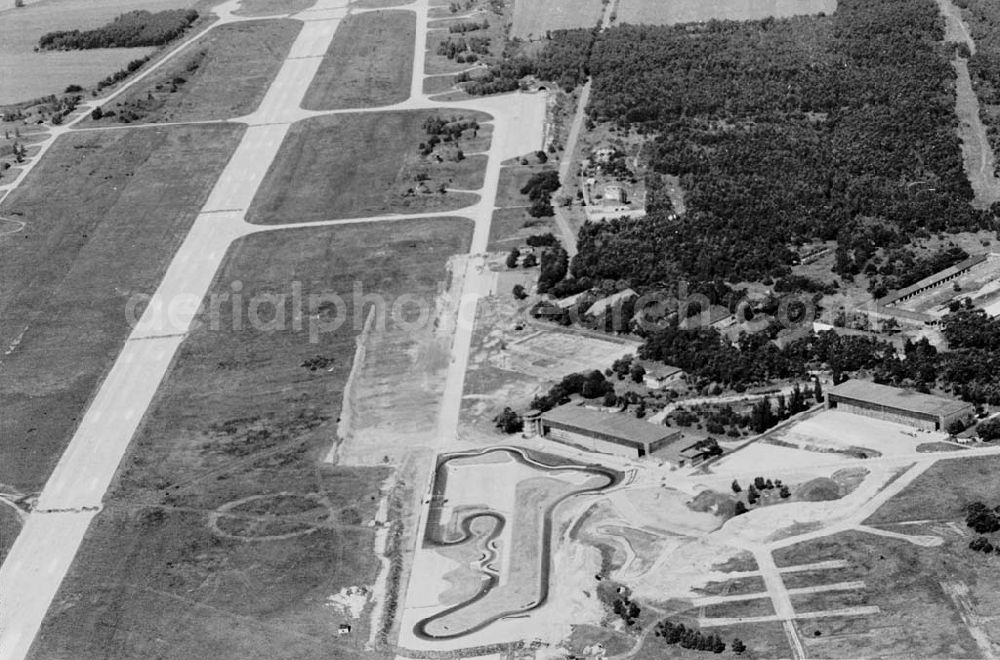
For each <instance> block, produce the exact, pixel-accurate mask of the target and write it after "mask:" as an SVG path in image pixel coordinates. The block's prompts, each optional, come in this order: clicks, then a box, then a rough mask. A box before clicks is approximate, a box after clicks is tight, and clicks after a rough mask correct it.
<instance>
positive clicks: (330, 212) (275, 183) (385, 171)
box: [249, 110, 486, 224]
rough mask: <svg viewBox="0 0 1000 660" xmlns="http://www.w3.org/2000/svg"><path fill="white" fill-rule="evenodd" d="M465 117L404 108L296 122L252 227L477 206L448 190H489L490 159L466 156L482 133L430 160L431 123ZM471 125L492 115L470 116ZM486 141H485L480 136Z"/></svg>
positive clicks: (442, 147) (472, 198) (446, 146)
mask: <svg viewBox="0 0 1000 660" xmlns="http://www.w3.org/2000/svg"><path fill="white" fill-rule="evenodd" d="M459 116H460V115H459V114H458V113H457V112H450V111H447V110H441V111H413V112H410V111H404V112H385V113H369V114H344V115H333V116H329V117H318V118H315V119H309V120H306V121H302V122H298V123H297V124H295V125H294V126H293V127H292V129H291V131H290V132H289V134H288V137H287V138H286V139H285V143H284V144H283V145H282V146H281V149H280V151H279V152H278V156H277V158H276V159H275V162H274V163H273V164H272V165H271V169H270V170H269V171H268V173H267V176H266V177H265V179H264V182H263V184H262V185H261V188H260V190H259V191H258V193H257V197H256V198H255V199H254V201H253V204H252V205H251V208H250V212H249V219H250V221H251V222H255V223H261V224H281V223H288V222H302V221H312V220H330V219H335V218H351V217H370V216H374V215H381V214H388V213H419V212H438V211H450V210H455V209H459V208H462V207H464V206H468V205H470V204H473V203H475V202H476V201H477V196H476V195H473V194H468V193H456V192H441V190H442V188H444V189H447V188H449V187H453V188H464V189H469V188H474V187H477V185H481V182H482V177H483V173H484V170H485V164H486V161H485V159H484V158H478V157H463V158H462V159H461V160H458V159H457V158H458V156H457V152H458V150H464V149H465V148H466V147H467V144H468V143H467V140H468V141H470V142H471V138H472V136H473V133H474V131H473V130H472V129H468V130H466V131H465V132H464V133H463V136H462V137H461V138H458V139H457V140H455V141H453V142H442V143H441V144H439V145H438V146H437V147H435V148H434V150H433V153H431V154H429V155H427V156H422V155H421V154H420V152H419V150H418V148H419V145H421V144H422V143H424V142H425V141H426V140H428V134H427V132H426V131H425V130H424V122H425V121H426V120H427V119H428V118H432V117H440V118H444V119H451V118H458V117H459ZM462 116H463V117H464V120H470V119H473V118H475V119H477V120H478V121H484V120H485V119H486V116H485V115H473V114H469V113H465V114H464V115H462ZM477 140H478V139H477Z"/></svg>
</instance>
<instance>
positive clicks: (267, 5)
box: [233, 0, 316, 16]
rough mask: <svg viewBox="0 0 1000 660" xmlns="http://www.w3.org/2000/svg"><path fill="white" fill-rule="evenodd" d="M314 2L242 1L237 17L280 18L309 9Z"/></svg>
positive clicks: (296, 0) (303, 0) (302, 0)
mask: <svg viewBox="0 0 1000 660" xmlns="http://www.w3.org/2000/svg"><path fill="white" fill-rule="evenodd" d="M314 4H316V0H242V2H240V8H239V9H237V10H236V11H235V12H233V13H234V14H236V15H237V16H280V15H282V14H294V13H296V12H300V11H302V10H304V9H309V8H310V7H312V6H313V5H314Z"/></svg>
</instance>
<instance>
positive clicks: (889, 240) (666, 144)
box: [550, 0, 993, 281]
mask: <svg viewBox="0 0 1000 660" xmlns="http://www.w3.org/2000/svg"><path fill="white" fill-rule="evenodd" d="M942 25H943V21H942V20H941V18H940V15H939V12H938V8H937V6H936V5H935V3H934V2H932V0H885V1H884V2H881V1H880V2H867V1H866V0H843V1H842V2H840V3H839V5H838V9H837V11H836V12H835V14H834V15H833V16H831V17H808V18H807V17H799V18H791V19H781V20H777V19H767V20H764V21H755V22H724V21H721V22H720V21H713V22H710V23H707V24H705V25H701V26H691V25H685V26H675V27H670V26H630V25H623V26H620V27H615V28H612V29H609V30H606V31H605V32H603V33H600V34H599V35H598V37H597V38H596V41H595V42H594V44H593V47H592V52H591V56H590V58H589V60H588V62H587V64H586V66H585V67H584V70H587V71H589V73H590V74H591V76H592V80H593V91H592V96H591V102H590V106H589V107H588V112H589V114H590V117H591V119H592V120H594V121H611V122H615V123H617V124H619V125H620V126H622V127H626V126H631V127H635V128H638V129H639V130H641V131H648V132H650V133H655V134H656V137H655V138H654V141H653V148H652V149H651V151H650V154H651V156H650V160H651V165H652V167H653V168H654V169H655V170H656V171H658V172H660V173H663V174H673V175H677V176H679V177H680V179H681V186H682V187H683V189H684V190H685V204H686V206H687V213H686V214H685V215H684V216H682V217H679V218H675V217H673V212H672V210H669V209H667V208H656V207H654V208H652V209H650V215H649V217H648V218H647V219H646V220H644V221H641V222H638V223H636V222H631V221H627V220H625V221H617V222H610V223H601V224H600V225H594V226H589V227H586V228H585V229H584V231H583V232H582V235H581V239H583V240H582V241H581V246H580V254H579V255H578V256H577V258H576V261H575V262H574V265H573V267H572V271H573V272H574V274H578V275H582V274H587V275H591V276H594V277H626V278H629V279H634V280H635V281H649V280H650V279H661V278H666V279H667V281H670V278H675V277H678V276H682V277H685V278H687V279H690V280H708V279H713V278H716V277H720V278H723V279H726V280H728V281H738V280H754V281H760V280H762V279H764V278H779V277H783V276H787V275H788V273H789V272H790V267H791V266H792V265H793V264H794V263H796V259H797V256H796V253H795V250H793V249H792V248H793V247H795V246H798V245H802V244H805V243H808V242H812V241H815V240H834V239H836V240H837V242H838V246H839V247H838V248H837V255H836V256H837V260H836V270H837V272H838V273H839V274H840V275H841V276H842V277H844V278H845V279H851V278H853V276H854V275H856V274H858V273H860V272H862V271H863V270H864V269H865V268H866V266H867V265H868V264H869V262H870V260H871V258H872V257H874V256H875V255H876V253H877V252H878V250H879V249H894V248H899V247H901V246H904V245H906V244H907V243H908V242H909V241H910V240H912V239H913V238H914V237H926V236H930V235H931V234H932V233H935V232H940V231H952V230H969V229H978V228H982V227H985V226H990V225H991V223H992V219H993V218H992V214H990V213H988V212H980V211H976V210H974V209H972V207H971V206H970V205H969V201H970V200H971V199H972V197H973V193H972V189H971V187H970V185H969V183H968V180H967V178H966V175H965V172H964V169H963V164H962V158H961V151H960V145H959V140H958V137H957V135H956V125H957V124H956V122H957V119H956V117H955V113H954V104H955V98H954V93H953V81H954V71H953V69H952V68H951V66H950V64H949V58H950V51H949V50H947V49H945V48H943V47H942V45H941V43H940V42H941V40H942V38H943V36H944V35H943V29H942ZM550 48H551V46H550ZM571 66H572V65H571ZM574 70H575V68H574ZM610 254H615V255H618V257H611V256H610ZM576 262H579V263H578V264H577V263H576ZM612 273H613V274H612Z"/></svg>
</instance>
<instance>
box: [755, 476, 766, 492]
mask: <svg viewBox="0 0 1000 660" xmlns="http://www.w3.org/2000/svg"><path fill="white" fill-rule="evenodd" d="M766 483H767V482H766V481H764V477H754V478H753V486H754V488H756V489H757V490H764V489H765V488H767V486H765V485H764V484H766Z"/></svg>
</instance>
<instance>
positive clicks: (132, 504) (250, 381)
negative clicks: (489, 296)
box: [34, 219, 470, 659]
mask: <svg viewBox="0 0 1000 660" xmlns="http://www.w3.org/2000/svg"><path fill="white" fill-rule="evenodd" d="M458 222H460V221H456V220H454V219H445V220H427V221H414V222H397V223H392V225H391V231H389V230H387V227H389V226H390V225H363V226H352V227H342V228H329V227H327V228H322V229H308V230H293V231H287V232H280V233H275V234H261V235H255V236H250V237H248V238H245V239H242V240H241V241H240V242H238V243H237V244H235V245H234V246H233V248H231V250H230V252H229V254H228V255H227V258H226V261H225V263H224V265H223V267H222V269H221V270H220V273H219V275H218V277H217V278H216V282H215V283H214V285H213V293H216V294H220V293H226V292H230V291H231V290H232V289H231V283H232V282H234V281H240V282H241V283H242V285H243V286H242V291H243V294H244V296H246V299H249V298H250V297H252V296H254V295H257V294H261V293H276V292H277V293H279V294H280V292H284V291H286V290H287V288H288V287H290V283H291V282H298V283H300V284H301V286H302V291H303V296H304V297H305V299H306V300H308V296H309V294H310V293H319V292H338V293H340V294H341V295H342V296H343V297H344V298H345V299H347V300H350V295H351V291H352V290H353V287H354V284H355V282H359V283H360V284H361V285H362V286H363V289H364V291H365V292H366V293H374V292H379V293H380V294H382V295H384V296H386V298H387V299H388V300H389V301H392V300H393V299H394V297H395V296H397V295H399V294H402V293H408V294H413V295H416V296H421V295H426V296H431V297H432V296H434V295H435V294H436V291H437V287H436V283H437V282H438V281H440V280H441V279H443V277H444V273H445V268H444V264H445V261H446V258H447V256H448V255H450V254H452V253H455V252H460V251H464V250H466V249H467V247H468V241H469V233H470V232H469V228H468V226H467V224H461V225H459V224H457V223H458ZM287 302H288V303H289V304H290V300H288V301H287ZM365 312H366V310H363V311H362V312H360V313H361V314H362V315H363V314H364V313H365ZM322 313H326V312H325V311H324V312H322ZM312 318H314V317H313V316H312V315H309V316H307V317H306V318H305V319H304V321H305V323H304V329H303V331H301V332H300V331H296V330H295V329H294V327H291V326H289V327H290V328H291V329H285V330H280V329H278V330H270V331H267V330H254V329H253V328H251V327H249V324H244V326H243V327H242V328H240V329H236V328H235V327H234V324H233V319H234V316H233V313H232V309H231V305H229V304H223V305H221V307H220V322H219V324H218V325H217V327H218V329H217V330H212V329H211V325H209V324H204V325H200V326H199V328H198V330H196V331H195V332H193V333H192V334H191V335H190V337H189V338H188V339H187V340H186V341H185V343H184V345H183V346H182V348H181V352H180V354H179V356H178V359H177V362H176V365H175V367H174V369H173V371H172V373H171V374H170V375H169V377H168V380H167V381H166V382H165V383H164V385H163V387H162V388H161V391H160V392H159V393H158V395H157V398H156V400H155V402H154V405H153V407H152V408H151V410H150V411H149V412H148V413H147V416H146V419H145V421H144V425H143V429H142V430H141V432H140V434H139V436H138V437H137V438H136V440H135V441H134V443H133V445H132V447H131V448H130V451H129V455H128V456H127V457H126V459H125V461H124V464H123V467H122V469H121V471H120V474H119V478H118V480H117V482H116V485H115V487H114V489H113V491H112V493H111V494H110V496H109V497H108V499H107V508H106V509H105V510H104V511H103V512H102V513H101V514H100V515H99V516H98V518H97V521H96V523H95V525H94V526H93V527H92V529H91V530H90V532H89V533H88V535H87V537H86V539H85V541H84V545H83V547H82V549H81V553H80V554H79V555H78V557H77V561H76V562H75V564H74V566H73V568H72V569H71V572H70V575H69V576H68V577H67V579H66V581H65V582H64V583H63V586H62V589H61V591H60V593H59V595H58V597H57V604H56V605H55V607H53V609H52V610H51V611H50V615H49V617H48V618H47V619H46V622H45V624H44V630H43V634H42V636H41V638H40V641H39V642H36V646H35V649H34V652H35V657H36V658H52V657H79V658H89V657H107V658H147V657H159V658H178V659H179V658H191V657H239V658H262V659H263V658H268V659H270V658H277V657H283V658H296V659H309V658H329V657H330V656H331V655H333V656H334V657H346V656H356V655H358V656H360V655H365V653H364V643H365V641H367V638H368V630H367V628H368V625H367V621H366V620H364V618H361V619H352V618H350V617H349V616H348V615H346V614H345V613H344V612H342V611H340V610H339V609H338V608H335V607H331V606H330V605H329V604H328V603H327V599H328V597H329V596H331V595H334V594H337V593H338V592H339V591H340V590H342V589H344V588H345V587H350V586H370V585H371V584H372V583H373V581H374V578H375V573H376V571H377V569H378V565H379V563H378V559H377V558H376V557H375V555H374V553H373V551H372V544H373V531H372V529H371V528H370V527H368V526H367V523H368V521H370V520H371V519H372V517H373V515H374V511H375V509H376V506H377V497H378V489H379V487H380V484H381V483H382V481H383V480H384V478H385V476H386V475H387V468H384V467H346V466H332V465H329V464H325V463H322V462H320V458H321V457H322V456H323V455H324V454H325V453H326V451H327V450H328V449H329V447H330V444H331V441H332V438H334V437H335V434H336V428H337V420H338V418H339V415H340V413H341V410H340V404H341V401H342V394H343V388H344V386H345V382H346V380H347V376H348V373H349V372H350V370H351V366H352V364H351V363H352V358H353V355H354V349H355V344H354V340H355V337H356V335H357V333H358V332H359V330H357V329H355V321H357V320H358V319H357V318H355V310H354V309H353V306H352V305H350V304H349V305H347V306H346V309H345V317H344V319H345V322H344V323H343V325H342V326H341V327H340V328H339V329H338V330H336V331H333V332H330V333H324V334H322V335H321V336H320V337H319V341H317V342H311V341H310V340H309V333H308V323H309V319H312ZM202 320H203V321H205V320H207V319H205V318H204V317H203V318H202ZM389 323H391V320H390V321H389ZM317 356H321V357H322V358H323V359H324V361H325V363H324V366H323V368H320V369H317V370H312V369H311V368H309V367H308V366H303V364H304V363H305V362H306V361H307V360H310V359H313V358H315V357H317ZM389 357H391V356H389ZM374 359H378V358H377V357H375V358H374ZM234 503H240V504H236V505H235V506H233V505H234ZM213 521H214V522H213ZM220 529H221V530H222V531H223V532H230V533H231V532H232V531H233V530H236V529H238V530H239V532H240V536H241V538H240V539H239V540H237V539H234V538H232V536H231V535H227V534H226V533H220V531H219V530H220ZM289 529H291V530H294V531H298V532H302V533H300V534H299V535H297V536H293V537H291V538H274V537H271V538H265V536H266V535H269V534H274V533H275V532H276V531H286V530H289ZM307 529H311V530H312V531H311V532H309V533H305V531H306V530H307ZM390 577H391V576H390ZM195 615H196V617H195ZM195 618H196V619H197V620H195ZM341 622H347V623H350V624H351V625H352V626H353V631H352V633H351V634H350V635H348V636H344V637H340V636H338V635H337V625H338V624H339V623H341ZM83 631H86V632H85V633H84V632H83Z"/></svg>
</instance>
